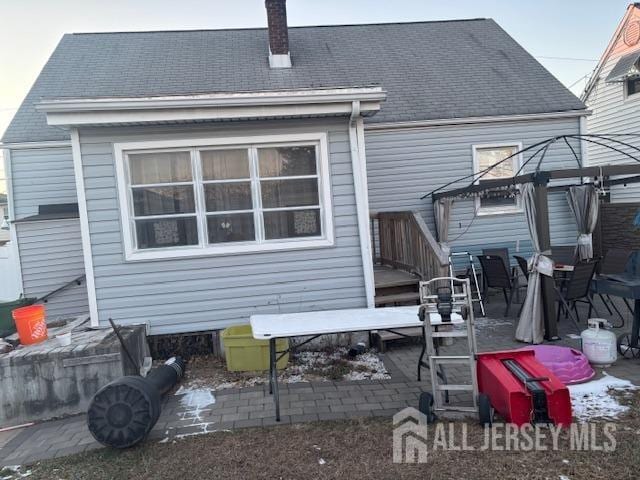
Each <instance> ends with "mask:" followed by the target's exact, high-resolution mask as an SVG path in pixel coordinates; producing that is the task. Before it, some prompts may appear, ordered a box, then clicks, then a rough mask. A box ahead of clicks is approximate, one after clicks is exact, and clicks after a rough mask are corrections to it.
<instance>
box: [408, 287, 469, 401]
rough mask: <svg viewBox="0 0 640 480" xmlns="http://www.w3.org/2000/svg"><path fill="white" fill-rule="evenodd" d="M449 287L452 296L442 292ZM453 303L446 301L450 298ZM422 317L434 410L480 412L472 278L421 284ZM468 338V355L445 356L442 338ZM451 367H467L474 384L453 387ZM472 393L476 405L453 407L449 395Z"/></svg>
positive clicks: (454, 385)
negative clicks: (464, 392) (442, 350)
mask: <svg viewBox="0 0 640 480" xmlns="http://www.w3.org/2000/svg"><path fill="white" fill-rule="evenodd" d="M449 285H452V286H453V287H449V288H450V290H449V292H450V293H449V294H447V293H446V292H445V293H444V294H443V293H442V288H443V286H449ZM447 295H448V296H449V300H448V301H447V300H446V298H445V297H446V296H447ZM420 299H421V305H420V318H422V319H423V321H424V326H425V331H424V334H425V343H426V354H427V357H428V366H429V373H430V375H431V387H432V396H433V402H434V404H433V411H434V413H437V412H438V411H445V410H446V411H455V412H473V413H477V412H478V379H477V376H476V354H477V346H476V336H475V330H474V313H473V301H472V295H471V284H470V281H469V279H468V278H465V279H460V278H455V277H453V276H451V277H440V278H434V279H432V280H429V281H427V282H420ZM443 303H444V304H446V305H445V306H444V307H443ZM447 338H451V339H456V338H459V339H465V338H466V345H467V352H466V354H465V355H441V354H440V348H439V344H440V340H441V339H447ZM447 365H451V366H458V365H466V366H468V368H469V373H470V375H471V383H470V384H452V383H448V382H447V376H446V373H445V367H446V366H447ZM461 391H467V392H471V394H472V397H473V405H472V406H460V405H450V404H449V402H448V393H449V392H461Z"/></svg>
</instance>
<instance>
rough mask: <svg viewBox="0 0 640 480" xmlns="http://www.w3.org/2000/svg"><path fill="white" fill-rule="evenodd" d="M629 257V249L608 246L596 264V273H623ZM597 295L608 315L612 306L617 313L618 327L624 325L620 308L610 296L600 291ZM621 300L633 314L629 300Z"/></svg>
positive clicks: (611, 313)
mask: <svg viewBox="0 0 640 480" xmlns="http://www.w3.org/2000/svg"><path fill="white" fill-rule="evenodd" d="M630 257H631V250H624V249H621V248H610V249H609V250H607V253H606V254H605V256H604V258H603V259H602V261H601V262H600V263H599V265H598V266H599V268H598V270H599V271H598V275H602V276H607V275H619V274H621V273H624V272H625V270H626V268H627V263H629V258H630ZM598 296H599V297H600V300H602V303H603V304H604V306H605V308H606V309H607V311H608V312H609V315H613V311H612V310H611V309H612V308H613V310H614V311H615V312H616V313H617V314H618V316H619V317H620V320H621V321H622V324H621V325H620V326H619V327H620V328H622V327H623V326H624V317H623V316H622V313H620V310H618V307H616V304H615V303H614V302H613V300H611V297H610V296H609V295H603V294H601V293H600V294H598ZM623 301H624V303H625V305H626V306H627V308H628V309H629V311H630V312H631V314H632V315H633V308H632V307H631V305H630V304H629V301H628V300H627V299H626V298H623ZM616 327H618V325H616Z"/></svg>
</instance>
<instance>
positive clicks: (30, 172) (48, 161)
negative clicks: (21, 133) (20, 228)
mask: <svg viewBox="0 0 640 480" xmlns="http://www.w3.org/2000/svg"><path fill="white" fill-rule="evenodd" d="M11 173H12V177H13V180H12V186H13V201H14V206H15V216H16V219H20V218H24V217H28V216H30V215H36V214H37V213H38V205H43V204H49V203H76V202H77V201H78V198H77V195H76V181H75V176H74V173H73V157H72V156H71V148H69V147H61V148H40V149H35V148H34V149H26V150H12V151H11Z"/></svg>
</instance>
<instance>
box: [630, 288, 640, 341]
mask: <svg viewBox="0 0 640 480" xmlns="http://www.w3.org/2000/svg"><path fill="white" fill-rule="evenodd" d="M639 333H640V299H639V298H636V299H635V301H634V308H633V326H632V327H631V346H632V347H633V348H637V347H638V335H639Z"/></svg>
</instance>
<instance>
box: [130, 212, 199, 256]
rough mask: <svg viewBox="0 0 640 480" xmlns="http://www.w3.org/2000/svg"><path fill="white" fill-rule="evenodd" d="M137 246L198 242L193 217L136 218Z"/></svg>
mask: <svg viewBox="0 0 640 480" xmlns="http://www.w3.org/2000/svg"><path fill="white" fill-rule="evenodd" d="M136 236H137V239H138V248H139V249H144V248H161V247H177V246H182V245H197V244H198V227H197V224H196V219H195V217H181V218H162V219H150V220H136Z"/></svg>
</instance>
